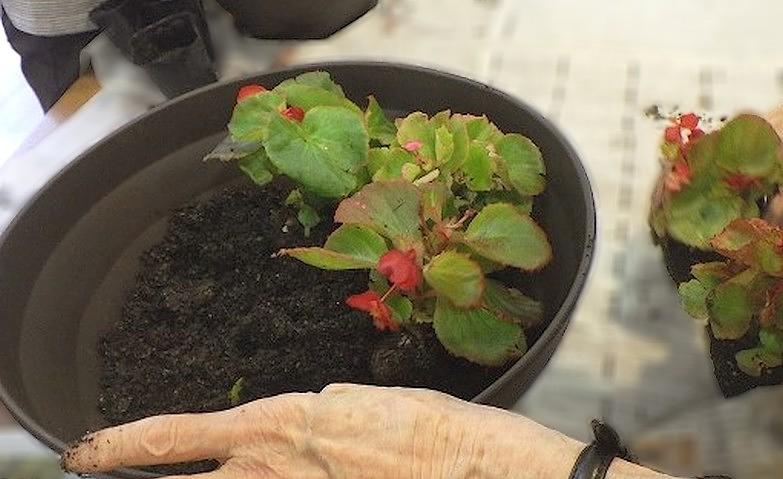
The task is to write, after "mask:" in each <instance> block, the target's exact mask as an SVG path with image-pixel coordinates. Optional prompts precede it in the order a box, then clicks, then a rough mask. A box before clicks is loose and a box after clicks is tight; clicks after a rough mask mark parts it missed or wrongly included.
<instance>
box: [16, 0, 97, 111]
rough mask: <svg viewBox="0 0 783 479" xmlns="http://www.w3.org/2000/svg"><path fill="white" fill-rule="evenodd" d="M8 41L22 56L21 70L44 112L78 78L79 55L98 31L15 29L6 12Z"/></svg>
mask: <svg viewBox="0 0 783 479" xmlns="http://www.w3.org/2000/svg"><path fill="white" fill-rule="evenodd" d="M3 28H5V33H6V36H7V37H8V43H9V44H11V47H12V48H13V49H14V50H16V52H17V53H18V54H19V56H20V57H21V58H22V73H24V76H25V78H26V79H27V83H29V84H30V86H31V87H32V89H33V91H34V92H35V95H36V96H37V97H38V101H39V102H40V103H41V106H42V107H43V109H44V111H48V110H49V109H50V108H51V107H52V106H53V105H54V104H55V103H56V102H57V100H59V99H60V97H61V96H62V95H63V93H65V91H66V90H67V89H68V87H69V86H71V84H72V83H73V82H74V81H76V79H77V78H78V77H79V54H80V53H81V51H82V49H83V48H84V47H85V46H87V44H88V43H90V41H92V39H93V38H95V36H96V35H97V34H98V33H99V32H98V31H92V32H86V33H76V34H72V35H59V36H53V37H44V36H38V35H31V34H29V33H25V32H23V31H21V30H19V29H17V28H16V27H15V26H14V25H13V23H11V20H10V19H9V18H8V16H7V15H6V13H5V12H3Z"/></svg>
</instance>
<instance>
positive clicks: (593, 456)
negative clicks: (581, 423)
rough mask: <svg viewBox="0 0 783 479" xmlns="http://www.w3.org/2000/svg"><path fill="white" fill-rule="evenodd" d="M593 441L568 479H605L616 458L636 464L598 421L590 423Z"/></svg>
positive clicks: (711, 478) (714, 478) (613, 433)
mask: <svg viewBox="0 0 783 479" xmlns="http://www.w3.org/2000/svg"><path fill="white" fill-rule="evenodd" d="M591 425H592V428H593V435H594V436H595V440H594V441H593V442H592V443H590V444H589V445H588V446H587V447H586V448H585V449H584V450H583V451H582V453H581V454H579V457H578V458H577V460H576V464H574V468H573V469H572V470H571V475H570V476H569V479H605V478H606V473H607V472H608V471H609V467H610V466H611V465H612V462H613V461H614V460H615V459H616V458H618V457H619V458H620V459H624V460H626V461H628V462H633V463H636V462H637V461H636V458H635V457H634V456H633V455H632V454H631V453H630V451H628V448H626V447H625V446H623V445H622V442H621V441H620V436H619V435H618V434H617V431H615V430H614V429H613V428H612V427H611V426H609V425H608V424H606V423H604V422H602V421H599V420H597V419H596V420H593V422H592V424H591ZM700 479H731V478H730V477H728V476H708V477H703V478H700Z"/></svg>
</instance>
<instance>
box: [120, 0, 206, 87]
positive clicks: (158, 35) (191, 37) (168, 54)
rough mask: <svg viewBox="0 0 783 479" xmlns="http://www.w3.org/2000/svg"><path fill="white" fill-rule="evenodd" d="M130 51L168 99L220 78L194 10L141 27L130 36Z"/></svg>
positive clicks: (134, 60)
mask: <svg viewBox="0 0 783 479" xmlns="http://www.w3.org/2000/svg"><path fill="white" fill-rule="evenodd" d="M130 53H131V59H132V60H133V62H134V63H136V64H137V65H140V66H141V67H143V68H144V69H145V70H146V71H147V73H148V74H149V75H150V77H151V78H152V80H153V81H154V82H155V84H156V85H158V87H159V88H160V89H161V91H162V92H163V94H164V95H166V96H167V97H168V98H174V97H175V96H179V95H181V94H183V93H185V92H188V91H190V90H193V89H195V88H198V87H201V86H204V85H208V84H210V83H213V82H215V81H217V76H216V74H215V70H214V67H213V65H212V60H211V59H210V58H209V53H208V51H207V49H206V43H205V42H204V39H203V37H202V36H201V33H200V31H199V30H198V28H197V19H196V17H195V16H194V15H193V14H192V13H178V14H175V15H171V16H168V17H165V18H163V19H161V20H159V21H157V22H155V23H153V24H152V25H150V26H148V27H145V28H143V29H141V30H139V31H138V32H136V33H135V34H134V35H133V37H131V40H130Z"/></svg>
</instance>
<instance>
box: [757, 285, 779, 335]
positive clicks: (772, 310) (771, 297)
mask: <svg viewBox="0 0 783 479" xmlns="http://www.w3.org/2000/svg"><path fill="white" fill-rule="evenodd" d="M759 322H760V323H761V326H762V327H765V328H772V327H776V328H780V329H783V282H778V284H777V285H775V286H774V287H772V289H770V290H769V291H767V303H766V304H765V305H764V308H763V309H762V310H761V314H759Z"/></svg>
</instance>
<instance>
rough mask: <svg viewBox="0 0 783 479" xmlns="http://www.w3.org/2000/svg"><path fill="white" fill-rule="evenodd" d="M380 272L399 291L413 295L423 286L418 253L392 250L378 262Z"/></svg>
mask: <svg viewBox="0 0 783 479" xmlns="http://www.w3.org/2000/svg"><path fill="white" fill-rule="evenodd" d="M378 271H379V272H380V273H381V274H382V275H384V276H385V277H386V278H388V279H389V281H391V283H392V284H394V285H395V286H397V287H398V288H399V289H401V290H403V291H405V292H408V293H411V292H413V291H415V290H416V288H418V287H419V285H420V284H421V267H420V266H419V265H418V264H417V263H416V251H414V250H412V249H411V250H408V251H406V252H404V253H403V252H402V251H400V250H396V249H393V250H390V251H388V252H386V253H385V254H384V255H383V256H381V259H380V260H379V261H378Z"/></svg>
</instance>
